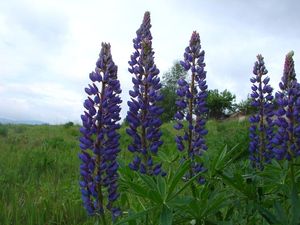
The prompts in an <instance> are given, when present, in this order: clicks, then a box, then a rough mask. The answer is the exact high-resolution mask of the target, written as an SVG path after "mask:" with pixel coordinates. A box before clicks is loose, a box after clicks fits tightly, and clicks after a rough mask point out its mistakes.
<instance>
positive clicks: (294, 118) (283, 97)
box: [273, 51, 300, 160]
mask: <svg viewBox="0 0 300 225" xmlns="http://www.w3.org/2000/svg"><path fill="white" fill-rule="evenodd" d="M293 55H294V52H293V51H292V52H290V53H288V54H287V55H286V58H285V64H284V71H283V76H282V78H281V82H280V83H279V87H280V91H279V92H277V93H276V95H275V98H276V102H277V104H278V110H277V111H276V113H275V114H276V116H277V119H276V121H275V123H276V126H277V127H278V131H277V132H276V135H275V136H274V138H273V143H274V145H275V147H274V149H273V151H274V153H275V155H276V158H277V159H279V160H281V159H287V160H291V159H292V158H296V157H297V156H299V155H300V150H299V149H300V148H299V146H300V133H299V130H300V101H299V98H300V84H299V83H298V82H297V79H296V73H295V68H294V60H293Z"/></svg>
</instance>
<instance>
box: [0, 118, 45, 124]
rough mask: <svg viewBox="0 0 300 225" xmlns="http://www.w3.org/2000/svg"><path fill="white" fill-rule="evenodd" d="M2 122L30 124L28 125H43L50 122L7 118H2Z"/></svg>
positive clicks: (0, 121)
mask: <svg viewBox="0 0 300 225" xmlns="http://www.w3.org/2000/svg"><path fill="white" fill-rule="evenodd" d="M0 123H2V124H28V125H42V124H48V123H46V122H43V121H39V120H11V119H7V118H0Z"/></svg>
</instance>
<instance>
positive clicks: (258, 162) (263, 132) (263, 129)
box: [249, 55, 274, 170]
mask: <svg viewBox="0 0 300 225" xmlns="http://www.w3.org/2000/svg"><path fill="white" fill-rule="evenodd" d="M267 73H268V71H267V69H266V67H265V63H264V58H263V57H262V55H258V56H257V61H256V62H255V64H254V67H253V74H254V75H255V76H254V77H252V78H251V79H250V81H251V82H252V83H253V84H252V87H251V89H252V93H251V98H252V106H254V107H256V108H257V109H258V113H257V114H255V115H252V116H251V117H250V118H249V121H250V123H251V126H250V128H249V131H250V144H249V152H250V160H251V161H252V166H253V167H254V168H258V169H261V170H262V169H263V164H264V163H268V162H270V160H271V159H272V158H273V152H272V149H273V144H272V142H271V140H272V138H273V136H274V133H273V127H274V123H273V120H272V117H273V115H274V113H273V110H274V107H273V104H272V100H273V95H272V91H273V88H272V87H271V86H270V85H269V84H268V83H269V81H270V78H269V77H265V75H266V74H267Z"/></svg>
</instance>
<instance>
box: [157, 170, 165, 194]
mask: <svg viewBox="0 0 300 225" xmlns="http://www.w3.org/2000/svg"><path fill="white" fill-rule="evenodd" d="M157 190H158V191H159V193H160V196H161V199H163V200H165V197H166V180H165V179H163V178H162V177H161V176H158V177H157Z"/></svg>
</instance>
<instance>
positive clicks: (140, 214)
mask: <svg viewBox="0 0 300 225" xmlns="http://www.w3.org/2000/svg"><path fill="white" fill-rule="evenodd" d="M155 209H156V207H152V208H149V209H145V210H143V211H141V212H138V213H133V214H132V215H129V216H128V217H126V218H125V219H122V220H120V221H119V222H117V223H116V224H115V225H119V224H124V223H128V222H130V221H136V219H139V218H142V217H144V216H145V215H146V214H148V213H149V212H150V211H152V210H155Z"/></svg>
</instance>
